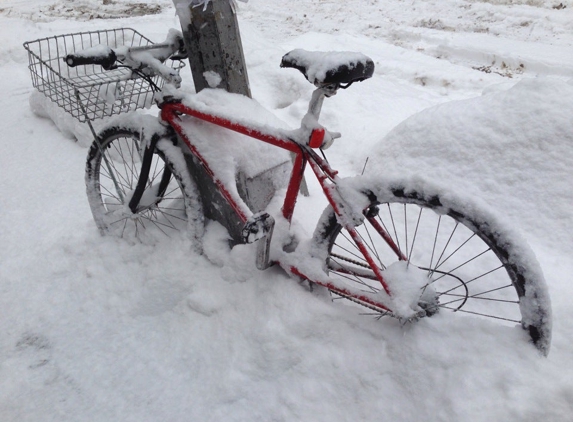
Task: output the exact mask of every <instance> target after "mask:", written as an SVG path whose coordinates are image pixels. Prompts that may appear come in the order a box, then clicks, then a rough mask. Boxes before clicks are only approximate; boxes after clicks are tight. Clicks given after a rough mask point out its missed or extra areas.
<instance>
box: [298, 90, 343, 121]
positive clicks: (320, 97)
mask: <svg viewBox="0 0 573 422" xmlns="http://www.w3.org/2000/svg"><path fill="white" fill-rule="evenodd" d="M337 90H338V85H337V84H333V85H327V86H319V87H318V88H316V89H315V90H314V91H313V93H312V97H311V98H310V102H309V103H308V111H307V113H306V114H307V116H308V115H311V116H313V117H314V118H315V119H316V121H317V122H318V118H319V117H320V112H321V111H322V104H323V103H324V98H325V97H332V96H333V95H336V91H337ZM305 117H306V116H305Z"/></svg>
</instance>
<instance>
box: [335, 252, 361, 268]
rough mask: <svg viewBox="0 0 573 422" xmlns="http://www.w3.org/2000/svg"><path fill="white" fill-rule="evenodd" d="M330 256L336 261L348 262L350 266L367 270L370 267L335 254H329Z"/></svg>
mask: <svg viewBox="0 0 573 422" xmlns="http://www.w3.org/2000/svg"><path fill="white" fill-rule="evenodd" d="M330 256H333V257H335V258H337V259H340V260H341V261H346V262H350V263H351V264H354V265H358V266H359V267H363V268H368V269H370V265H366V264H364V263H362V262H358V261H355V260H353V259H350V258H346V257H345V256H342V255H337V254H335V253H331V254H330Z"/></svg>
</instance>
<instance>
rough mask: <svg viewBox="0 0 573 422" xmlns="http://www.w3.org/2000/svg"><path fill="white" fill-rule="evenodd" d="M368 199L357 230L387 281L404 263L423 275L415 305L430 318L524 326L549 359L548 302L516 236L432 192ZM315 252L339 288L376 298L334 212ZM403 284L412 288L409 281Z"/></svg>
mask: <svg viewBox="0 0 573 422" xmlns="http://www.w3.org/2000/svg"><path fill="white" fill-rule="evenodd" d="M362 192H364V193H365V194H367V195H368V197H369V201H365V203H366V205H365V208H364V213H365V215H366V216H367V217H366V218H365V219H364V223H363V224H362V225H360V226H358V227H356V230H357V232H358V234H359V236H360V238H361V239H362V241H363V242H364V244H365V245H366V247H367V249H368V251H369V253H370V254H371V255H372V257H373V258H374V261H375V262H376V265H377V266H378V268H379V269H380V270H381V271H382V274H383V276H384V275H385V274H384V273H385V272H386V274H388V276H390V271H392V272H393V274H396V268H397V264H396V263H397V262H399V261H402V264H398V265H403V266H408V265H409V266H410V267H413V268H414V269H415V270H416V271H417V272H418V273H423V275H424V277H425V282H424V281H423V282H422V284H423V287H422V288H421V289H420V294H419V296H418V297H419V299H418V303H417V305H418V306H419V308H421V309H422V310H424V309H425V310H426V314H427V315H428V316H431V315H433V314H434V313H436V312H437V311H453V312H456V313H457V314H460V315H461V314H465V315H470V316H473V317H480V318H486V319H488V320H491V321H496V322H499V323H502V324H507V325H515V324H521V325H522V326H523V328H525V329H526V330H527V332H528V333H529V335H530V337H531V340H532V342H533V343H535V345H536V346H537V347H538V348H539V349H540V350H541V351H542V352H543V353H544V354H547V352H548V350H549V344H550V339H551V309H550V301H549V298H548V294H547V290H546V285H545V281H544V279H543V275H542V273H541V270H540V268H539V266H538V264H537V263H536V260H535V257H534V256H533V254H532V253H531V251H530V250H529V248H528V247H527V246H525V245H524V244H523V243H522V240H521V239H520V238H519V237H518V236H516V235H515V234H513V233H510V232H508V231H507V230H505V229H504V228H503V227H501V226H500V224H499V223H498V222H497V221H496V219H495V218H493V216H491V215H489V213H487V212H485V211H482V210H480V209H479V208H478V207H476V206H475V205H470V203H469V202H468V201H460V200H459V199H455V198H454V197H453V196H452V195H450V194H447V195H444V194H442V195H441V194H440V193H439V192H438V191H435V192H432V191H431V189H424V191H423V193H422V192H420V191H417V190H415V189H410V188H406V187H404V186H400V187H393V188H392V187H388V188H386V189H380V188H378V189H377V190H376V189H362ZM368 202H370V203H369V204H368ZM384 236H387V237H389V238H391V241H390V242H389V241H387V240H385V239H384ZM392 243H393V244H394V248H392V247H391V244H392ZM314 247H315V248H316V249H315V251H316V252H317V253H318V254H319V255H320V256H321V257H323V258H324V259H325V270H326V272H327V273H328V274H329V276H330V277H331V278H332V279H333V280H335V281H336V282H337V283H342V284H343V285H351V286H354V287H358V288H360V289H361V290H363V291H367V292H371V293H376V292H378V291H379V290H380V289H381V285H380V283H379V282H378V281H377V279H376V277H375V276H374V274H373V272H372V270H371V267H370V265H369V264H368V262H367V261H366V260H365V259H364V256H363V255H362V253H361V252H360V251H359V249H358V247H357V246H356V245H355V243H354V241H353V240H352V239H351V238H350V236H349V234H348V233H347V232H346V230H344V229H343V227H342V226H341V225H340V224H339V222H338V220H337V218H336V215H335V214H334V212H333V210H332V208H330V207H329V208H327V210H326V211H325V214H324V215H323V218H322V219H321V222H320V223H319V225H318V227H317V229H316V231H315V235H314ZM406 262H407V264H406ZM400 271H403V270H400V269H398V272H397V273H398V274H399V275H400V274H401V273H400ZM402 274H405V273H403V272H402ZM404 280H405V281H404V282H408V277H406V276H404ZM399 288H400V289H401V288H402V287H399ZM339 297H340V296H339ZM344 299H350V300H352V301H353V302H355V303H359V304H361V305H363V306H366V307H367V308H369V309H370V310H372V311H373V312H372V313H373V314H374V315H377V316H384V315H390V316H392V315H393V313H392V312H389V311H388V310H385V309H375V308H374V307H372V306H371V305H368V304H364V303H360V301H357V300H355V299H353V298H344Z"/></svg>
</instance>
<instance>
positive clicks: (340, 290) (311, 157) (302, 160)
mask: <svg viewBox="0 0 573 422" xmlns="http://www.w3.org/2000/svg"><path fill="white" fill-rule="evenodd" d="M181 115H188V116H192V117H195V118H197V119H200V120H203V121H206V122H209V123H212V124H214V125H217V126H220V127H223V128H226V129H229V130H232V131H235V132H238V133H241V134H243V135H246V136H249V137H251V138H254V139H257V140H259V141H262V142H265V143H268V144H271V145H274V146H276V147H279V148H282V149H285V150H287V151H289V152H291V153H293V154H295V159H294V164H293V169H292V173H291V176H290V180H289V183H288V187H287V192H286V195H285V198H284V202H283V206H282V214H283V217H284V218H285V219H286V220H287V221H288V222H289V223H290V222H291V220H292V217H293V213H294V209H295V205H296V201H297V198H298V193H299V189H300V185H301V183H302V180H303V175H304V171H305V169H306V166H307V164H310V167H311V169H312V170H313V172H314V174H315V176H316V178H317V179H318V182H319V183H320V186H321V187H322V190H323V192H324V195H325V196H326V198H327V200H328V202H329V203H330V205H331V206H332V208H333V210H334V212H335V213H336V214H337V215H338V216H342V211H341V200H342V199H341V198H340V197H339V195H338V194H337V191H336V189H333V186H335V185H336V177H337V173H338V172H337V171H336V170H334V169H332V168H331V167H330V165H329V164H328V163H327V162H326V161H325V160H323V159H322V158H320V157H319V156H318V154H316V152H314V151H313V150H312V148H311V147H310V146H306V145H300V144H299V143H297V142H296V141H294V140H292V139H288V138H279V137H277V136H274V135H271V134H269V133H264V132H261V131H259V130H255V129H253V128H250V127H248V126H245V125H242V124H239V123H235V122H232V121H230V120H228V119H226V118H223V117H220V116H216V115H212V114H208V113H204V112H202V111H198V110H196V109H193V108H191V107H189V106H187V105H185V104H183V103H181V102H170V103H166V104H163V105H162V107H161V119H162V120H163V121H165V122H167V123H168V124H169V125H170V126H171V127H173V128H174V129H175V131H176V132H177V134H178V135H179V137H180V138H181V139H182V140H183V142H185V144H186V145H187V147H188V148H189V150H190V151H191V152H192V154H193V155H195V157H196V158H197V159H198V160H199V162H200V163H201V165H202V166H203V168H204V169H205V171H206V172H207V174H208V175H209V176H210V177H211V178H212V180H213V182H214V183H215V185H216V186H217V187H218V189H219V190H220V192H221V194H222V196H223V197H224V198H225V200H226V201H227V202H228V204H229V205H230V206H231V208H232V209H233V210H234V211H235V212H236V214H237V216H238V217H239V218H240V219H241V221H242V222H243V223H246V222H247V220H248V218H249V217H250V215H248V212H247V211H246V210H245V209H244V207H242V206H241V205H239V204H238V203H237V201H236V199H235V198H234V197H233V195H231V193H230V192H229V190H228V189H227V188H226V186H225V185H224V183H223V182H221V181H220V180H219V179H218V178H217V177H216V175H215V173H214V172H213V170H212V169H211V167H210V166H209V163H208V162H207V161H206V160H205V158H204V157H203V156H202V155H201V153H200V152H199V151H198V149H197V148H196V147H195V146H194V145H193V143H192V142H191V140H190V139H189V138H188V136H187V135H186V134H185V131H184V130H183V127H182V125H183V122H182V121H181V118H180V116H181ZM324 135H325V131H324V129H322V128H319V129H314V130H312V131H311V133H310V135H309V138H310V139H309V140H310V142H309V144H311V145H315V146H320V145H321V144H322V139H323V138H324ZM365 218H368V219H369V220H370V221H373V227H374V228H375V230H376V231H378V232H379V234H380V235H381V236H382V237H383V238H384V239H385V240H386V242H388V244H389V245H390V247H391V248H392V249H393V250H394V251H395V253H396V254H397V256H398V258H399V259H401V260H406V257H405V256H404V255H403V254H402V252H401V251H400V249H399V248H398V246H397V245H396V244H395V243H394V242H393V240H392V239H391V238H390V236H389V235H388V233H387V232H386V231H385V230H384V228H383V227H382V226H381V225H380V224H378V223H377V222H376V221H375V220H374V219H373V218H372V217H365ZM344 228H345V229H346V230H347V231H348V233H349V234H350V236H351V237H352V239H353V240H354V242H355V244H356V246H357V247H358V249H359V250H360V252H361V253H362V255H363V256H364V259H365V260H366V261H367V262H368V264H369V265H370V268H371V269H372V271H373V277H372V278H373V279H375V280H377V281H378V282H379V283H380V284H381V286H382V288H383V289H384V291H385V292H386V294H387V295H388V296H390V297H391V296H392V294H391V292H390V289H389V287H388V284H387V283H386V281H385V280H384V277H383V275H382V271H381V269H380V268H379V266H378V265H376V263H375V261H374V259H373V257H372V255H371V254H370V252H369V251H368V249H367V247H366V246H365V244H364V242H363V241H362V239H361V238H360V236H359V235H358V234H357V232H356V230H355V229H354V227H353V226H352V225H351V224H349V223H347V224H345V227H344ZM279 265H281V267H283V268H284V269H285V270H287V271H288V272H290V273H291V274H294V275H296V276H298V277H301V278H303V279H306V280H308V281H310V282H313V283H316V284H318V285H322V286H324V287H327V288H328V289H330V290H332V291H334V292H336V293H337V294H339V295H341V296H344V297H347V298H353V299H355V300H357V301H360V302H362V303H365V304H369V305H372V306H374V307H376V308H381V309H384V310H386V311H391V310H390V309H389V308H388V306H386V305H384V304H382V303H380V302H378V301H376V300H373V299H372V298H371V297H368V296H365V295H363V294H360V293H359V292H356V291H351V290H349V289H347V288H345V287H342V286H339V285H336V284H335V283H333V282H332V280H330V279H329V278H328V277H327V276H326V274H325V276H324V278H322V277H320V278H319V279H317V277H316V276H314V277H311V276H309V275H307V274H305V273H304V271H303V270H301V269H300V268H298V267H297V266H296V265H291V264H288V263H281V262H279Z"/></svg>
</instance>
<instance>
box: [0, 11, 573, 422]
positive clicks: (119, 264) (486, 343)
mask: <svg viewBox="0 0 573 422" xmlns="http://www.w3.org/2000/svg"><path fill="white" fill-rule="evenodd" d="M237 12H238V19H239V24H240V27H241V36H242V40H243V44H244V48H245V57H246V61H247V67H248V72H249V80H250V82H251V90H252V93H253V98H254V99H255V100H256V101H257V102H258V103H260V105H262V106H263V107H265V108H267V109H268V110H270V114H274V118H276V119H279V120H281V121H283V122H285V125H286V126H287V127H290V128H296V127H299V125H300V120H301V118H302V117H303V116H304V114H305V113H306V111H307V106H308V101H309V100H310V96H311V93H312V91H313V88H314V87H313V86H312V85H311V84H310V83H309V82H308V81H306V80H305V78H304V76H303V75H301V74H300V72H298V71H296V70H293V69H280V68H279V64H280V61H281V57H282V56H283V55H284V54H286V53H287V52H289V51H291V50H293V49H296V48H303V49H306V50H312V51H356V52H361V53H363V54H365V55H367V56H368V57H371V58H372V59H373V61H374V63H375V65H376V70H375V73H374V76H373V77H372V78H370V79H368V80H367V81H364V82H361V83H355V84H353V85H352V86H351V87H350V88H349V89H347V90H341V91H340V92H339V93H338V94H337V95H336V96H334V97H332V98H329V99H327V100H326V101H325V103H324V106H323V109H322V116H321V120H320V123H321V124H323V125H324V126H325V127H327V128H328V129H329V130H332V131H336V132H341V133H342V134H343V136H342V138H341V139H338V140H336V141H335V142H334V145H333V146H332V147H331V148H330V149H329V150H328V151H327V152H328V158H329V160H330V162H331V164H332V165H333V167H334V168H337V169H339V170H340V171H341V175H348V176H352V175H355V174H360V173H362V172H363V171H364V173H365V174H367V175H369V176H370V177H373V175H389V176H392V177H394V176H396V174H399V175H400V176H405V177H414V178H418V179H419V180H429V181H432V182H433V183H436V184H437V185H441V186H445V187H447V188H448V189H450V190H452V191H454V192H455V193H456V194H459V195H468V196H471V197H472V200H473V201H477V202H479V203H481V204H483V205H484V206H486V207H487V208H489V209H490V210H491V211H492V212H493V213H495V214H496V215H497V216H498V217H499V221H502V222H503V223H504V224H506V225H507V226H508V227H511V230H516V231H519V232H521V235H522V236H523V237H524V238H526V239H527V241H528V242H529V245H530V247H531V249H532V251H533V253H534V254H535V255H536V257H537V259H538V261H539V263H540V264H541V267H542V269H543V271H544V274H545V278H546V281H547V285H548V288H549V294H550V296H551V299H552V306H553V341H552V345H551V352H550V354H549V356H548V357H547V358H543V357H541V356H540V354H539V352H538V351H537V350H536V349H535V348H534V347H532V346H531V345H530V344H528V343H527V336H526V334H525V333H524V332H523V331H522V330H520V329H514V328H513V327H507V326H502V325H498V324H495V323H492V322H491V321H483V320H480V319H476V318H471V317H462V316H458V315H456V314H451V313H450V314H446V313H440V314H438V315H435V316H434V317H432V318H425V319H422V320H420V321H418V322H416V323H412V324H406V325H403V324H401V323H400V322H399V321H397V320H395V319H382V320H380V321H377V320H375V319H372V318H368V317H365V316H362V315H357V314H355V313H354V312H351V311H349V309H348V308H347V307H344V306H340V305H338V304H337V303H332V301H331V300H330V297H329V296H328V295H325V294H324V292H322V291H320V290H314V291H312V292H310V291H309V290H308V287H307V286H306V285H304V284H299V283H297V282H296V281H293V280H292V279H290V278H289V277H287V276H286V275H285V274H284V273H283V272H282V271H281V270H279V269H277V268H275V267H273V268H270V269H269V270H267V271H264V272H260V271H258V270H256V268H255V264H254V249H253V248H254V245H248V246H240V247H236V248H234V249H233V250H229V249H228V247H226V242H225V237H226V233H225V232H224V230H223V229H222V228H221V227H220V226H218V225H217V224H216V223H210V224H209V225H208V226H207V227H206V234H205V237H204V240H203V241H204V245H203V246H204V247H203V250H204V255H199V254H197V253H196V252H194V251H193V248H192V242H191V241H190V240H189V239H187V238H185V237H181V238H176V239H168V240H161V241H157V242H155V243H146V242H143V243H140V242H129V241H126V240H122V239H117V238H113V237H101V236H100V235H99V233H98V231H97V229H96V226H95V224H94V222H93V220H92V216H91V213H90V209H89V206H88V204H87V200H86V193H85V185H84V165H85V157H86V154H87V146H88V145H89V143H90V133H89V130H88V129H86V128H85V125H82V124H80V123H78V122H77V121H75V120H73V119H71V118H69V116H68V117H62V115H61V114H60V113H59V112H58V108H57V107H53V106H51V105H50V103H49V102H45V101H43V100H42V99H41V98H39V97H38V96H35V95H32V94H33V88H32V84H31V81H30V75H29V72H28V69H27V66H28V57H27V53H26V51H25V50H24V48H22V43H23V42H25V41H30V40H34V39H38V38H43V37H48V36H53V35H59V34H66V33H74V32H80V31H86V30H95V29H108V28H117V27H132V28H135V29H137V30H138V31H140V32H141V33H143V34H144V35H146V36H148V37H149V38H151V39H152V40H154V41H157V42H159V41H161V40H163V39H165V36H166V34H167V32H168V29H169V28H172V27H175V28H177V27H178V26H179V18H178V17H177V16H176V15H175V7H174V5H173V3H171V2H170V1H167V0H164V1H163V0H162V1H159V2H157V1H153V2H152V1H147V0H138V1H134V0H117V1H104V2H103V4H102V2H100V1H96V0H81V1H71V0H41V1H37V2H27V1H23V0H2V2H1V3H0V37H1V38H2V40H3V43H2V45H0V69H1V75H2V78H1V79H0V92H2V93H3V94H4V98H5V101H4V102H3V103H2V105H0V121H1V122H2V125H1V127H2V135H3V139H4V143H3V154H2V158H0V169H1V170H0V197H1V198H2V199H1V200H0V217H1V218H0V239H2V243H1V244H0V292H1V294H0V328H1V331H2V333H3V336H2V337H1V338H0V420H1V421H10V422H12V421H52V420H53V421H61V420H77V421H90V422H91V421H111V420H121V421H138V422H140V421H157V420H165V421H210V420H213V421H251V420H257V421H258V420H260V421H268V420H276V421H292V420H303V421H306V420H325V421H326V420H328V421H355V420H394V421H406V422H409V421H418V420H428V421H452V422H453V421H539V420H543V421H546V422H562V421H568V420H572V419H573V417H572V415H573V369H572V367H571V364H570V362H571V361H572V359H573V346H572V345H571V339H572V338H573V322H572V321H573V318H572V316H573V308H572V306H571V297H572V296H573V287H572V284H571V282H570V274H571V273H573V262H572V260H571V253H570V251H571V249H572V248H573V235H572V233H573V214H572V212H571V203H572V199H573V197H572V193H571V192H572V191H573V186H572V183H573V182H572V181H573V174H572V173H573V171H572V170H571V169H572V168H573V119H571V116H572V115H573V114H572V112H573V82H572V80H573V2H572V1H570V0H511V1H510V0H507V1H502V0H489V1H487V0H482V1H475V0H441V1H439V2H438V1H429V0H428V1H412V0H387V1H381V0H372V1H364V0H344V1H334V0H331V1H319V0H297V1H296V7H294V6H293V2H285V1H279V0H249V1H248V2H247V3H238V6H237ZM182 76H183V85H184V87H185V88H186V89H190V87H191V86H192V83H191V74H190V71H189V70H188V68H184V69H183V70H182ZM31 105H32V107H31ZM46 117H51V118H46ZM98 124H99V125H101V123H98ZM60 129H61V130H60ZM307 180H308V182H309V188H310V192H311V195H310V196H309V197H301V198H300V199H299V202H298V209H297V212H296V213H295V220H296V222H297V224H298V225H299V227H300V230H302V231H306V233H307V234H311V233H312V231H313V230H314V227H315V225H316V222H317V221H318V219H319V218H320V216H321V214H322V211H323V209H324V206H325V204H324V203H323V201H322V199H321V195H320V193H319V191H318V186H317V185H316V184H315V183H313V182H312V179H311V174H310V173H309V174H307ZM274 205H276V204H274Z"/></svg>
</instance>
